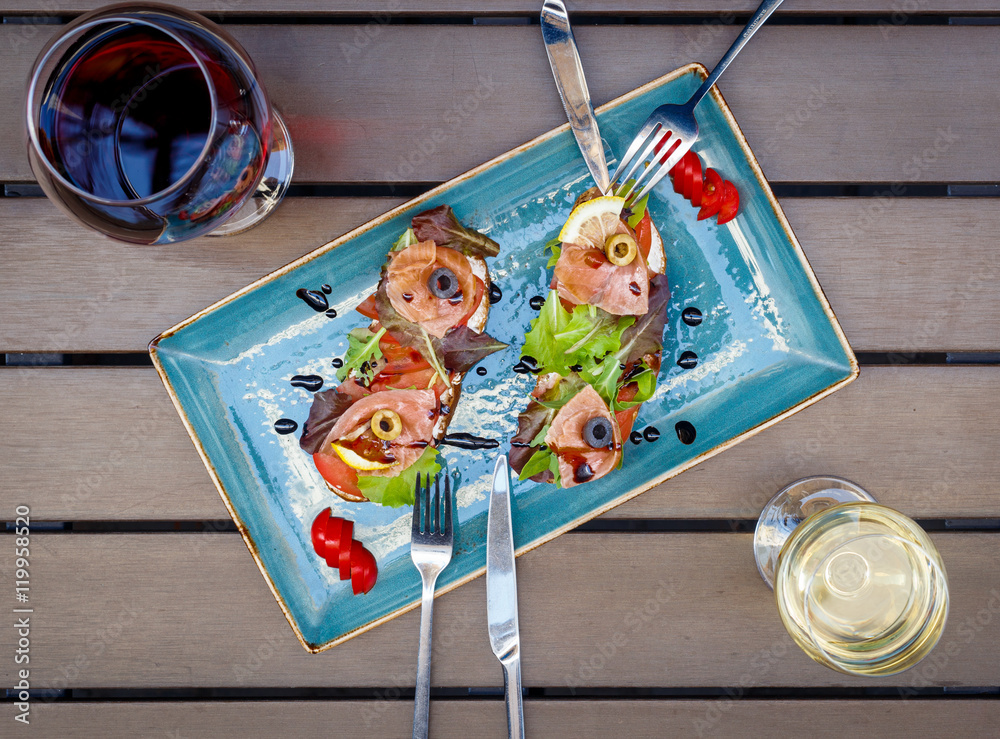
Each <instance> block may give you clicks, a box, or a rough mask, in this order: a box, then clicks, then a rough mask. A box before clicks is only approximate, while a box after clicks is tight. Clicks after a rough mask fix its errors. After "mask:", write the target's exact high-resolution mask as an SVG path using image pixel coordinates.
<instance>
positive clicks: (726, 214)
mask: <svg viewBox="0 0 1000 739" xmlns="http://www.w3.org/2000/svg"><path fill="white" fill-rule="evenodd" d="M721 201H722V203H721V207H720V208H719V225H720V226H721V225H722V224H723V223H729V222H730V221H731V220H733V219H734V218H735V217H736V213H737V212H738V211H739V209H740V194H739V192H738V191H737V190H736V185H734V184H733V183H732V182H730V181H729V180H726V181H725V182H723V183H722V198H721Z"/></svg>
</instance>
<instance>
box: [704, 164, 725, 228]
mask: <svg viewBox="0 0 1000 739" xmlns="http://www.w3.org/2000/svg"><path fill="white" fill-rule="evenodd" d="M705 178H706V179H707V180H708V182H706V183H705V185H704V188H703V191H702V196H701V210H699V211H698V220H699V221H704V220H705V219H706V218H711V217H712V216H714V215H716V214H717V213H718V212H719V209H720V208H721V207H722V189H723V188H722V177H720V176H719V173H718V172H716V171H715V170H714V169H712V168H709V169H707V170H705Z"/></svg>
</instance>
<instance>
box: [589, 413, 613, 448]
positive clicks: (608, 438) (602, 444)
mask: <svg viewBox="0 0 1000 739" xmlns="http://www.w3.org/2000/svg"><path fill="white" fill-rule="evenodd" d="M583 440H584V441H585V442H586V443H587V446H589V447H591V448H593V449H606V448H607V447H609V446H611V444H612V443H613V442H614V434H613V432H612V430H611V421H609V420H608V419H606V418H604V417H603V416H594V417H593V418H591V419H590V420H589V421H587V424H586V425H585V426H584V427H583Z"/></svg>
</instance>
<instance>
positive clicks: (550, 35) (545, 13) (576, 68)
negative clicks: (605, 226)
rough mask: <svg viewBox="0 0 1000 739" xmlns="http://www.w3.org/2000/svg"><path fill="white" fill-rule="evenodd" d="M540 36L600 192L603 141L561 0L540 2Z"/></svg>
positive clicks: (604, 175)
mask: <svg viewBox="0 0 1000 739" xmlns="http://www.w3.org/2000/svg"><path fill="white" fill-rule="evenodd" d="M542 40H543V41H544V42H545V51H546V52H547V53H548V55H549V64H551V65H552V76H553V77H555V79H556V87H557V88H559V97H560V98H562V103H563V107H564V108H565V109H566V117H567V118H569V125H570V128H572V129H573V135H574V136H576V143H577V144H578V145H579V147H580V153H581V154H583V160H584V161H585V162H586V163H587V169H589V170H590V174H591V176H592V177H593V178H594V182H596V183H597V186H598V187H599V188H600V190H601V192H607V191H608V187H609V186H610V184H611V183H610V181H609V177H608V164H607V162H606V161H605V159H604V144H603V142H602V141H601V133H600V131H599V130H598V129H597V118H595V117H594V106H593V105H591V103H590V92H589V91H588V90H587V80H586V78H585V77H584V76H583V65H582V64H580V53H579V52H578V51H577V50H576V40H575V39H574V38H573V29H572V28H570V25H569V15H568V14H567V13H566V6H565V5H563V3H562V0H545V4H544V5H542Z"/></svg>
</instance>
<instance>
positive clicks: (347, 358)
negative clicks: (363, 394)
mask: <svg viewBox="0 0 1000 739" xmlns="http://www.w3.org/2000/svg"><path fill="white" fill-rule="evenodd" d="M384 334H385V328H384V327H383V328H380V329H379V330H378V333H374V334H373V333H372V332H371V331H369V330H368V329H367V328H364V327H361V328H356V329H353V330H352V331H351V332H350V333H348V334H347V341H348V343H349V344H350V346H349V347H348V349H347V354H345V355H344V366H343V367H341V368H340V369H338V370H337V379H338V380H340V381H341V382H343V381H344V380H345V379H346V378H347V375H348V374H349V373H350V371H351V370H357V371H358V374H359V375H361V377H363V378H364V380H365V383H366V384H367V383H368V382H371V379H372V377H373V375H374V373H373V372H372V371H371V369H370V365H371V363H372V360H374V359H381V358H382V349H381V348H380V347H379V344H378V342H379V339H381V338H382V336H383V335H384ZM366 363H367V364H368V365H369V368H366V369H364V370H363V371H362V367H363V365H365V364H366Z"/></svg>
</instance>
